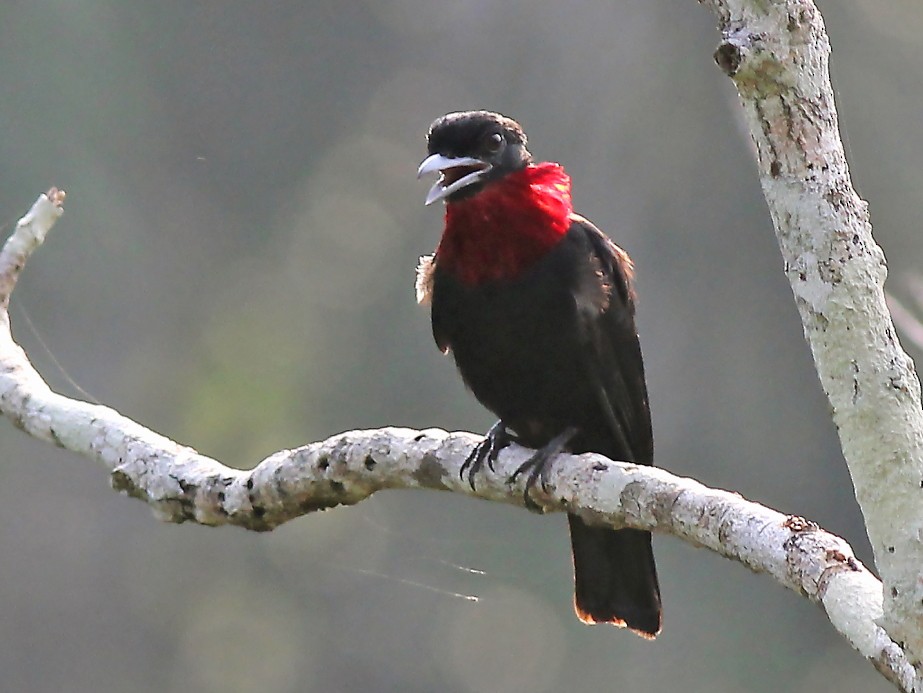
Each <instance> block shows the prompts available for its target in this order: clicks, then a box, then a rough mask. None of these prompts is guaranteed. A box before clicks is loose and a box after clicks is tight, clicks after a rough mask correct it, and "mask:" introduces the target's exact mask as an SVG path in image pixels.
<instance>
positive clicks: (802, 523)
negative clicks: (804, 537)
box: [782, 515, 817, 532]
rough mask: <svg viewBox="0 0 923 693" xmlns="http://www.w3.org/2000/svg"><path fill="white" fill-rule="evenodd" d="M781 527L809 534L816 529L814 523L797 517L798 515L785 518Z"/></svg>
mask: <svg viewBox="0 0 923 693" xmlns="http://www.w3.org/2000/svg"><path fill="white" fill-rule="evenodd" d="M782 526H783V527H785V528H786V529H790V530H792V531H793V532H810V531H813V530H815V529H817V525H816V524H815V523H814V522H811V521H810V520H806V519H804V518H803V517H799V516H798V515H789V516H788V517H786V518H785V522H783V523H782Z"/></svg>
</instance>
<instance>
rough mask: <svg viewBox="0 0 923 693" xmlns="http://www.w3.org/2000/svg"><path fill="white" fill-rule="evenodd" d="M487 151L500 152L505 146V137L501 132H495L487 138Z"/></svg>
mask: <svg viewBox="0 0 923 693" xmlns="http://www.w3.org/2000/svg"><path fill="white" fill-rule="evenodd" d="M485 144H486V146H487V151H489V152H498V151H500V147H502V146H503V135H501V134H500V133H499V132H494V133H492V134H490V135H488V136H487V141H486V143H485Z"/></svg>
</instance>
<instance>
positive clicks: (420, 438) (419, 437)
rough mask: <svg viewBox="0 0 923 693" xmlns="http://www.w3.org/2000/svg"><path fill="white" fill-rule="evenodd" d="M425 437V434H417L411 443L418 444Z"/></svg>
mask: <svg viewBox="0 0 923 693" xmlns="http://www.w3.org/2000/svg"><path fill="white" fill-rule="evenodd" d="M425 437H426V434H425V433H418V434H417V435H415V436H414V437H413V442H414V443H419V442H420V441H421V440H423V439H424V438H425Z"/></svg>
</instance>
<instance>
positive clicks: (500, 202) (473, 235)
mask: <svg viewBox="0 0 923 693" xmlns="http://www.w3.org/2000/svg"><path fill="white" fill-rule="evenodd" d="M572 213H573V206H572V205H571V199H570V176H568V175H567V173H566V172H565V171H564V168H563V167H562V166H560V165H559V164H553V163H542V164H534V165H529V166H527V167H526V168H524V169H522V170H521V171H515V172H513V173H510V174H509V175H507V176H505V177H503V178H501V179H500V180H497V181H492V182H490V183H488V184H487V185H485V186H484V189H483V190H481V191H480V192H478V193H476V194H475V195H473V196H472V197H468V198H465V199H462V200H458V201H457V202H449V203H448V204H447V205H446V208H445V231H443V233H442V240H440V241H439V247H438V248H437V249H436V260H437V262H438V263H439V267H440V269H443V270H445V271H447V272H449V273H451V274H452V275H454V276H455V277H457V278H458V279H460V280H461V281H462V282H464V283H465V284H469V285H477V284H481V283H483V282H485V281H492V280H493V281H497V280H503V279H515V278H516V277H517V276H518V275H519V274H521V273H522V272H523V271H524V270H526V269H528V268H529V267H531V266H532V265H533V264H534V263H535V262H537V261H538V260H539V259H540V258H541V257H542V256H544V255H545V253H547V252H548V251H549V250H551V248H553V247H554V246H555V245H556V244H557V243H558V241H560V240H561V238H562V237H563V236H564V234H566V233H567V230H568V228H570V224H571V218H570V217H571V214H572Z"/></svg>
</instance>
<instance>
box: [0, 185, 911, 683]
mask: <svg viewBox="0 0 923 693" xmlns="http://www.w3.org/2000/svg"><path fill="white" fill-rule="evenodd" d="M62 202H63V193H60V192H58V191H56V190H52V191H51V192H49V194H48V195H47V196H46V195H42V196H41V197H40V198H39V200H38V202H36V204H35V205H34V206H33V208H32V210H31V211H30V212H29V213H28V214H27V215H26V216H25V217H23V220H22V221H21V222H20V223H19V224H18V225H17V227H16V230H15V231H14V232H13V235H12V236H11V238H10V239H9V240H8V241H7V243H6V245H5V246H4V248H3V250H2V251H0V292H3V293H2V294H0V296H2V297H3V299H4V301H3V305H2V307H0V412H2V414H3V415H5V416H6V417H7V418H9V419H10V420H11V421H12V422H13V423H14V424H15V425H16V426H18V427H19V428H21V429H23V430H24V431H26V432H27V433H29V434H30V435H32V436H35V437H36V438H40V439H43V440H47V441H49V442H52V443H54V444H56V445H58V446H60V447H63V448H66V449H68V450H72V451H74V452H78V453H81V454H83V455H86V456H88V457H90V458H92V459H95V460H98V461H100V462H102V463H103V464H104V465H105V467H106V468H107V469H108V470H109V472H110V475H111V480H112V485H113V486H114V487H115V488H116V489H117V490H119V491H123V492H125V493H127V494H129V495H131V496H133V497H136V498H139V499H141V500H144V501H145V502H147V503H148V504H149V505H150V506H151V507H152V508H154V510H155V511H156V513H157V514H158V516H159V517H161V518H162V519H164V520H167V521H171V522H185V521H192V522H198V523H201V524H206V525H221V524H233V525H237V526H240V527H245V528H247V529H251V530H257V531H263V530H270V529H272V528H274V527H276V526H278V525H280V524H282V523H284V522H287V521H288V520H291V519H294V518H296V517H300V516H301V515H305V514H308V513H311V512H313V511H316V510H323V509H326V508H331V507H334V506H337V505H351V504H354V503H358V502H359V501H361V500H363V499H365V498H368V497H369V496H370V495H371V494H373V493H375V492H376V491H379V490H383V489H388V488H421V489H432V490H440V491H453V492H456V493H465V494H469V495H477V496H479V497H481V498H486V499H490V500H496V501H501V502H506V503H514V504H519V505H522V504H523V491H524V489H523V487H522V481H520V482H518V483H516V484H512V485H511V484H509V483H508V482H507V479H508V477H509V476H510V474H511V473H512V471H513V470H514V469H516V467H518V465H519V464H520V463H521V462H522V461H523V460H524V459H525V457H526V456H527V455H528V454H529V451H527V450H525V449H522V448H519V447H517V446H515V445H514V446H511V447H510V448H508V449H507V450H505V451H504V452H503V453H502V454H501V455H500V459H499V460H498V463H497V470H496V473H489V472H486V471H485V473H484V474H483V475H481V476H479V477H478V486H477V490H476V491H475V490H473V489H471V488H470V486H468V484H467V483H466V482H465V481H463V480H462V479H461V476H460V474H459V472H460V469H461V465H462V464H463V462H464V460H465V458H466V457H467V455H468V453H469V452H470V451H471V449H472V447H473V445H474V444H475V443H476V442H477V440H478V438H477V437H475V436H473V435H472V434H470V433H446V432H445V431H441V430H435V429H431V430H426V431H413V430H408V429H398V428H386V429H381V430H374V431H351V432H348V433H343V434H341V435H338V436H334V437H332V438H329V439H328V440H325V441H321V442H318V443H312V444H310V445H305V446H303V447H300V448H296V449H294V450H282V451H280V452H277V453H275V454H273V455H271V456H270V457H268V458H267V459H265V460H263V461H262V462H260V463H259V464H258V465H257V466H256V467H255V468H253V469H251V470H246V471H244V470H238V469H232V468H230V467H226V466H224V465H222V464H221V463H219V462H217V461H216V460H213V459H210V458H208V457H205V456H203V455H200V454H199V453H197V452H196V451H195V450H193V449H191V448H188V447H184V446H182V445H179V444H177V443H175V442H173V441H172V440H169V439H168V438H165V437H163V436H161V435H158V434H157V433H154V432H153V431H151V430H149V429H147V428H145V427H144V426H141V425H140V424H138V423H136V422H134V421H132V420H130V419H128V418H126V417H124V416H122V415H120V414H119V413H118V412H116V411H114V410H113V409H110V408H108V407H104V406H99V405H91V404H87V403H85V402H80V401H77V400H73V399H69V398H67V397H63V396H61V395H58V394H56V393H54V392H52V391H51V390H50V389H49V388H48V386H47V384H46V383H45V382H44V381H43V380H42V378H41V377H40V376H39V374H38V373H37V372H36V371H35V370H34V368H33V367H32V364H31V363H29V360H28V358H27V357H26V355H25V353H24V352H23V351H22V350H21V349H20V348H19V347H18V346H17V345H16V343H15V342H14V341H13V338H12V335H11V333H10V329H9V317H8V313H7V310H6V306H7V300H6V299H8V298H9V294H10V292H11V291H12V290H13V288H14V286H15V283H16V279H17V277H18V275H19V272H20V270H21V269H22V267H23V265H24V263H25V261H26V260H27V258H28V257H29V255H30V254H31V253H32V251H34V250H35V248H37V247H38V245H39V244H40V243H41V241H42V239H43V238H44V237H45V234H46V233H47V231H48V230H49V228H50V227H51V226H52V225H53V223H54V222H55V220H56V219H57V218H58V216H59V215H60V213H61V203H62ZM565 460H566V464H564V462H565ZM547 482H548V483H547V488H546V489H545V490H544V491H543V490H541V489H539V490H538V491H537V496H535V499H536V500H537V501H539V502H540V503H541V505H542V507H543V508H544V509H545V510H546V511H562V510H566V511H568V512H576V513H580V514H581V515H583V516H584V517H586V518H587V519H589V520H592V521H596V522H600V523H605V524H608V525H611V526H615V527H620V526H631V527H637V528H641V529H649V530H653V531H656V532H661V533H666V534H672V535H674V536H676V537H679V538H680V539H683V540H685V541H688V542H690V543H692V544H695V545H697V546H703V547H707V548H709V549H711V550H713V551H715V552H717V553H720V554H721V555H723V556H726V557H728V558H730V559H733V560H736V561H739V562H741V563H743V564H744V565H746V566H748V567H749V568H751V569H752V570H754V571H756V572H765V573H769V574H770V575H772V576H773V577H774V578H775V579H776V580H777V581H778V582H780V583H781V584H782V585H784V586H786V587H788V588H789V589H791V590H793V591H795V592H797V593H799V594H802V595H804V596H805V597H807V598H808V599H810V600H811V601H813V602H816V603H817V604H819V605H820V606H821V607H822V608H823V609H824V610H825V612H826V613H827V615H828V616H829V618H830V621H831V623H832V624H833V625H834V627H835V628H836V629H837V630H838V631H839V632H840V633H842V634H843V636H844V637H846V639H847V640H848V641H849V642H850V644H851V645H852V646H853V647H854V648H855V649H856V650H858V651H859V652H860V653H861V654H862V655H864V656H865V657H867V658H868V659H869V660H870V661H871V662H872V663H873V664H874V665H875V666H876V667H877V668H878V669H879V670H880V671H881V672H882V673H883V674H884V675H885V676H886V677H887V678H888V679H890V680H891V681H893V682H894V683H895V684H896V685H897V686H898V687H899V688H901V689H902V690H906V691H910V690H912V685H913V669H912V667H911V666H910V665H909V664H908V662H907V659H906V657H905V655H904V653H903V652H902V650H901V649H900V648H899V647H898V646H897V645H896V644H895V643H894V642H893V641H892V640H891V639H890V638H889V637H888V635H887V634H886V633H885V631H884V630H882V629H881V628H880V627H879V626H878V625H876V620H877V619H878V618H879V617H880V616H881V609H882V595H881V583H880V582H879V581H878V580H877V579H876V578H875V576H874V575H872V574H871V573H870V572H869V571H868V570H867V569H866V568H865V567H864V566H863V565H862V564H861V563H860V562H859V561H858V560H856V558H855V557H854V555H853V552H852V549H851V548H850V546H849V545H848V544H847V543H846V542H845V541H844V540H843V539H840V538H839V537H836V536H833V535H832V534H829V533H827V532H825V531H823V530H821V529H820V528H818V527H817V525H815V524H813V523H811V522H808V521H807V520H804V519H802V518H800V517H793V516H785V515H782V514H780V513H778V512H776V511H774V510H771V509H769V508H766V507H764V506H762V505H759V504H758V503H753V502H751V501H747V500H745V499H743V498H741V497H740V496H739V495H737V494H734V493H728V492H726V491H720V490H715V489H710V488H707V487H705V486H703V485H701V484H699V483H698V482H696V481H694V480H692V479H684V478H680V477H676V476H674V475H672V474H670V473H669V472H666V471H664V470H661V469H654V468H650V467H644V466H637V465H633V464H626V463H621V462H613V461H612V460H608V459H606V458H604V457H602V456H599V455H581V456H567V455H565V456H561V458H560V459H559V460H558V461H557V464H555V465H554V466H553V468H552V471H551V473H550V474H549V477H548V480H547Z"/></svg>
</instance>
